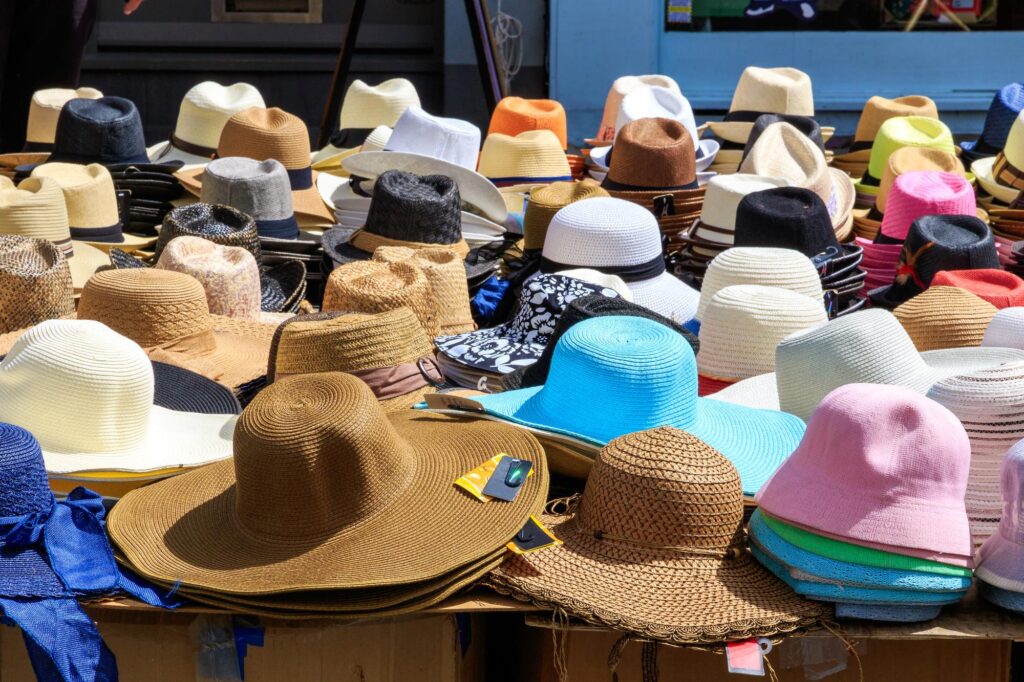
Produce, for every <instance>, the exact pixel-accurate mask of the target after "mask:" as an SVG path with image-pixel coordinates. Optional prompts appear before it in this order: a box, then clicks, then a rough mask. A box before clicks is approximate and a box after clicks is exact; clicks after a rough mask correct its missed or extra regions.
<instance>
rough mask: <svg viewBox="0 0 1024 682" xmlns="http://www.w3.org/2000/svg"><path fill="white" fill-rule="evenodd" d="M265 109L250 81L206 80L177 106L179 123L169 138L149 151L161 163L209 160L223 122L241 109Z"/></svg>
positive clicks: (190, 163) (194, 87) (206, 161)
mask: <svg viewBox="0 0 1024 682" xmlns="http://www.w3.org/2000/svg"><path fill="white" fill-rule="evenodd" d="M250 107H259V108H261V109H262V108H264V107H266V104H265V103H264V102H263V95H261V94H260V91H259V90H257V89H256V87H255V86H253V85H249V84H248V83H232V84H231V85H221V84H220V83H215V82H213V81H203V82H202V83H199V84H197V85H194V86H192V88H191V89H190V90H189V91H188V92H186V93H185V96H184V97H182V98H181V107H180V108H179V109H178V122H177V123H176V124H175V126H174V132H172V133H171V137H170V139H168V140H164V141H163V142H160V143H158V144H155V145H153V146H152V147H150V148H149V149H147V150H146V153H147V154H149V158H150V159H152V160H153V161H155V162H158V163H168V162H170V161H183V162H184V163H185V164H186V165H195V164H203V163H209V162H210V158H211V157H212V156H213V155H214V154H215V153H216V152H217V143H218V142H219V141H220V133H221V131H222V130H223V129H224V124H225V123H227V122H228V119H230V118H231V117H232V116H234V115H235V114H237V113H238V112H239V111H242V110H244V109H248V108H250Z"/></svg>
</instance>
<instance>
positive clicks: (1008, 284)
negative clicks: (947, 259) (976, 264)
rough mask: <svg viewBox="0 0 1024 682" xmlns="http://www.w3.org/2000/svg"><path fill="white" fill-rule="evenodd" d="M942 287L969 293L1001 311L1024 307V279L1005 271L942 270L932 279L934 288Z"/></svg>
mask: <svg viewBox="0 0 1024 682" xmlns="http://www.w3.org/2000/svg"><path fill="white" fill-rule="evenodd" d="M940 285H941V286H950V287H958V288H960V289H963V290H965V291H969V292H971V293H972V294H974V295H975V296H977V297H978V298H981V299H982V300H985V301H988V302H989V303H990V304H992V305H994V306H995V307H996V308H998V309H1000V310H1001V309H1003V308H1011V307H1019V306H1024V279H1021V278H1020V277H1018V276H1017V275H1015V274H1013V273H1012V272H1006V271H1005V270H995V269H988V268H986V269H981V270H942V271H940V272H937V273H935V277H933V278H932V286H933V287H934V286H940Z"/></svg>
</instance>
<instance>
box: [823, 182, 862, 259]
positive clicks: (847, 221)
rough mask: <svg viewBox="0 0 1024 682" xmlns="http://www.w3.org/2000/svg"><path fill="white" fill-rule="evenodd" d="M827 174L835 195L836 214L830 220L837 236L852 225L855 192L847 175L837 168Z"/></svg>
mask: <svg viewBox="0 0 1024 682" xmlns="http://www.w3.org/2000/svg"><path fill="white" fill-rule="evenodd" d="M828 172H829V175H831V179H832V187H833V188H834V189H835V193H836V213H835V215H834V216H833V218H832V226H833V229H834V230H835V232H836V234H837V236H838V234H839V233H840V231H848V229H849V228H850V227H852V225H853V204H854V202H855V201H856V199H857V192H856V190H855V189H854V187H853V180H851V179H850V176H849V175H847V174H846V173H844V172H843V171H841V170H839V169H838V168H829V169H828ZM840 241H842V240H841V239H840Z"/></svg>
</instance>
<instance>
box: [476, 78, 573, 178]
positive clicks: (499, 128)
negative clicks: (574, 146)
mask: <svg viewBox="0 0 1024 682" xmlns="http://www.w3.org/2000/svg"><path fill="white" fill-rule="evenodd" d="M530 130H550V131H551V132H552V133H554V135H555V137H556V138H558V143H559V144H560V145H561V148H562V149H565V148H566V147H567V146H568V136H567V133H566V119H565V109H564V108H563V107H562V105H561V103H559V102H557V101H555V100H553V99H524V98H522V97H504V98H502V99H501V101H500V102H498V106H496V107H495V108H494V113H492V114H491V124H490V126H489V127H488V128H487V136H488V137H490V136H491V135H493V134H494V133H501V134H503V135H508V136H511V137H515V136H516V135H519V134H520V133H524V132H527V131H530ZM486 148H487V145H486V142H485V143H484V149H486ZM481 172H483V171H481ZM485 175H486V174H485Z"/></svg>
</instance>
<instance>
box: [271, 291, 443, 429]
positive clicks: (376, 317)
mask: <svg viewBox="0 0 1024 682" xmlns="http://www.w3.org/2000/svg"><path fill="white" fill-rule="evenodd" d="M433 350H434V349H433V346H432V345H431V343H430V340H429V339H428V338H427V335H426V333H425V332H424V331H423V327H421V326H420V323H419V320H418V319H416V316H415V315H414V314H413V312H412V310H410V309H409V308H395V309H394V310H389V311H387V312H383V313H378V314H366V313H320V314H316V315H300V316H298V317H293V318H292V319H290V320H287V321H285V322H284V323H282V324H281V325H280V326H279V327H278V328H277V331H276V332H274V340H273V342H272V343H271V346H270V363H269V365H268V368H267V382H268V383H273V382H275V381H279V380H281V379H283V378H284V377H287V376H291V375H293V374H315V373H320V372H345V373H346V374H352V375H353V376H357V377H359V378H360V379H362V380H363V381H364V382H365V383H366V384H367V385H368V386H369V387H370V388H371V389H372V390H373V394H374V395H375V396H377V400H379V401H380V404H381V407H383V408H384V410H385V411H387V412H391V411H394V410H404V409H408V408H411V407H412V406H413V405H415V404H416V403H418V402H420V401H422V400H423V396H424V395H426V394H427V393H433V392H435V391H437V386H438V385H440V384H442V383H444V377H443V376H442V375H441V373H440V371H439V370H438V367H437V363H436V362H435V361H434V356H433Z"/></svg>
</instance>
